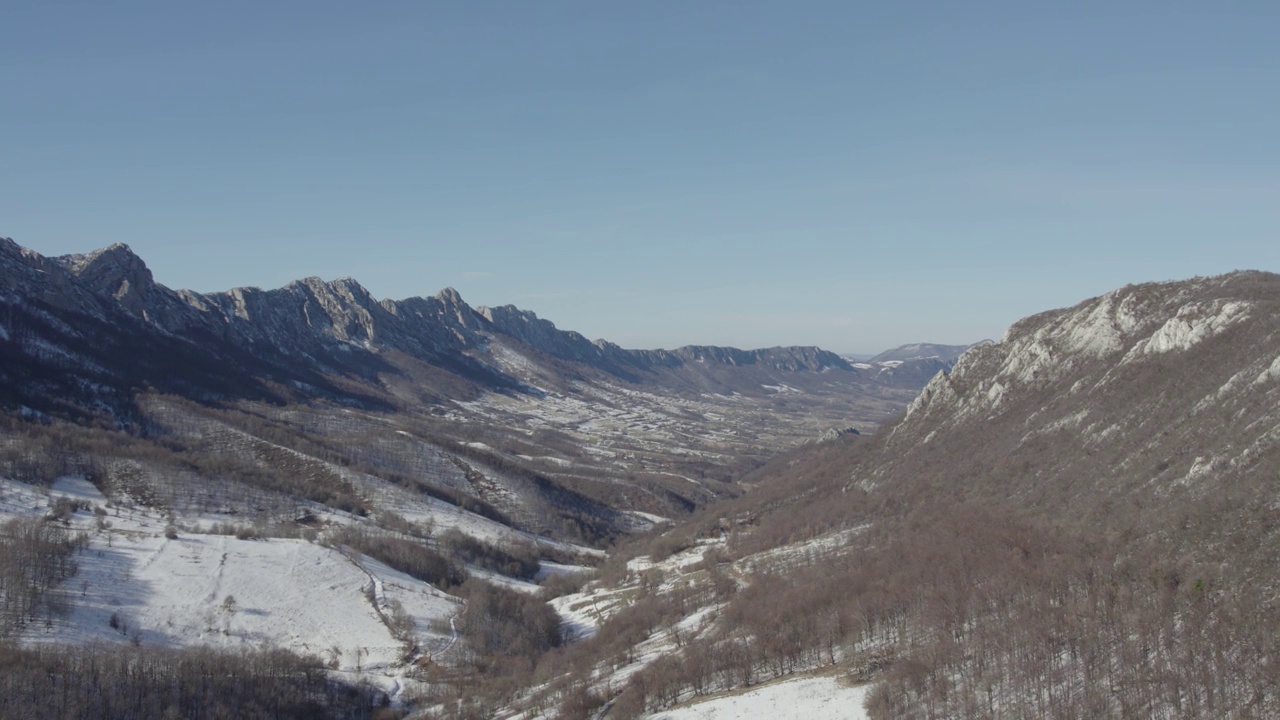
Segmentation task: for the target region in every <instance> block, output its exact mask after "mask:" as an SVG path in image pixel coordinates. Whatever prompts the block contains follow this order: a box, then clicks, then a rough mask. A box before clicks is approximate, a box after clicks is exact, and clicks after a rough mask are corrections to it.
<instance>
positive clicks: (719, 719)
mask: <svg viewBox="0 0 1280 720" xmlns="http://www.w3.org/2000/svg"><path fill="white" fill-rule="evenodd" d="M869 690H870V686H867V685H859V686H855V687H845V686H844V685H843V684H841V682H840V680H839V678H837V677H834V676H820V677H804V678H795V679H789V680H783V681H781V682H775V683H770V684H768V685H761V686H758V687H755V688H752V689H751V690H748V691H745V692H739V693H733V694H729V695H724V696H721V697H716V698H712V699H709V700H703V701H701V702H696V703H693V704H690V705H686V706H685V707H681V708H677V709H675V710H668V711H666V712H661V713H657V714H654V715H650V716H648V717H649V718H650V719H651V720H739V719H742V720H748V719H752V718H804V719H805V720H865V719H866V718H868V717H869V716H868V715H867V711H866V708H865V704H866V700H867V693H868V692H869Z"/></svg>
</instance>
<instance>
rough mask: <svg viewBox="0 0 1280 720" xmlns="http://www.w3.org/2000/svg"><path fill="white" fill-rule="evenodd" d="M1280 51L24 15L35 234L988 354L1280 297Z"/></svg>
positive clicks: (1135, 19) (1145, 33) (831, 6)
mask: <svg viewBox="0 0 1280 720" xmlns="http://www.w3.org/2000/svg"><path fill="white" fill-rule="evenodd" d="M1050 5H1052V6H1054V7H1048V6H1050ZM1278 38H1280V2H1275V1H1274V0H1270V1H1266V2H1252V3H1233V2H1217V3H1209V2H1201V3H1195V4H1191V3H1180V2H1169V1H1162V2H1132V1H1131V2H1099V3H1037V2H1008V3H992V2H957V3H917V2H878V3H860V2H853V1H852V0H842V1H839V2H768V3H761V2H748V1H744V0H735V1H733V2H711V1H692V2H691V1H689V0H681V1H679V2H656V1H649V0H646V1H644V2H576V3H566V2H549V1H547V2H517V1H515V0H512V1H511V2H501V3H497V2H476V1H467V2H462V1H459V2H450V3H442V2H425V1H423V0H418V1H417V2H375V3H355V2H350V1H349V0H344V1H342V2H328V1H307V2H281V1H275V0H273V1H271V2H240V1H231V2H181V1H178V0H163V1H158V2H131V1H128V0H119V1H115V0H113V2H98V1H94V2H60V1H58V0H38V1H32V0H5V2H4V3H3V4H2V5H0V235H3V236H9V237H12V238H13V239H15V240H16V241H18V242H19V243H20V244H23V245H26V246H28V247H31V248H34V249H35V250H37V251H39V252H42V253H45V254H49V255H52V254H62V253H67V252H82V251H86V250H89V249H92V248H95V247H100V246H103V245H107V244H109V243H112V242H126V243H129V244H130V245H131V246H132V247H133V248H134V250H135V251H136V252H138V253H139V254H140V255H142V256H143V258H145V259H146V260H147V262H148V263H149V265H150V266H151V268H152V270H153V271H154V273H155V275H156V277H157V279H158V280H160V281H161V282H163V283H165V284H167V285H170V286H171V287H188V288H192V289H195V290H204V291H208V290H223V289H227V288H229V287H232V286H236V285H257V286H261V287H277V286H279V285H282V284H284V283H286V282H288V281H289V280H291V279H294V278H298V277H303V276H308V275H319V276H322V277H324V278H326V279H329V278H335V277H340V276H353V277H355V278H357V279H358V280H360V281H361V282H362V283H364V284H365V285H366V286H368V287H369V288H370V290H372V291H373V293H374V294H375V295H377V296H379V297H395V298H400V297H406V296H411V295H427V294H434V293H435V292H437V291H438V290H439V289H441V288H442V287H445V286H454V287H456V288H457V289H458V290H459V291H460V292H461V293H462V294H463V297H464V298H466V299H467V300H468V301H469V302H471V303H472V304H475V305H480V304H488V305H498V304H506V303H514V304H516V305H519V306H521V307H524V308H528V309H531V310H534V311H536V312H538V313H539V315H541V316H543V317H547V318H549V319H551V320H553V321H554V322H556V323H557V325H559V326H560V327H563V328H569V329H575V330H579V331H581V332H583V333H584V334H586V335H588V336H590V337H606V338H609V339H611V340H614V341H617V342H620V343H622V344H623V345H626V346H633V347H635V346H642V347H654V346H667V347H669V346H675V345H680V344H686V343H715V344H731V345H738V346H750V347H755V346H765V345H776V344H818V345H822V346H824V347H827V348H830V349H833V350H837V351H874V350H878V349H882V348H884V347H888V346H891V345H896V344H900V343H905V342H912V341H933V342H950V343H959V342H966V341H971V340H977V339H979V338H983V337H989V336H998V335H999V334H1000V333H1001V332H1003V330H1004V329H1005V327H1006V326H1007V325H1008V324H1009V323H1010V322H1011V321H1013V320H1015V319H1017V318H1019V317H1021V316H1024V315H1027V314H1030V313H1033V312H1037V311H1040V310H1044V309H1048V308H1051V307H1057V306H1062V305H1067V304H1072V303H1074V302H1076V301H1079V300H1081V299H1084V298H1086V297H1089V296H1092V295H1096V294H1099V293H1102V292H1105V291H1107V290H1109V289H1112V288H1113V287H1117V286H1120V285H1123V284H1125V283H1128V282H1138V281H1146V280H1163V279H1173V278H1182V277H1189V276H1192V275H1204V274H1213V273H1219V272H1224V271H1228V270H1232V269H1237V268H1259V269H1267V270H1272V271H1277V270H1280V90H1278V88H1280V41H1278Z"/></svg>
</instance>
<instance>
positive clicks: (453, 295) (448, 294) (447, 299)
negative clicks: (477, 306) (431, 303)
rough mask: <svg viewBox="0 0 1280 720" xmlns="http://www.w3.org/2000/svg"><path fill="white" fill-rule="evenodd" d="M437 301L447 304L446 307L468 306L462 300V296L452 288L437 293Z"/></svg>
mask: <svg viewBox="0 0 1280 720" xmlns="http://www.w3.org/2000/svg"><path fill="white" fill-rule="evenodd" d="M436 299H437V300H439V301H440V302H442V303H445V304H446V305H463V306H465V305H466V304H467V302H466V301H465V300H463V299H462V295H461V294H460V293H459V292H458V291H457V290H454V289H453V288H451V287H447V288H445V289H443V290H441V291H440V292H438V293H436Z"/></svg>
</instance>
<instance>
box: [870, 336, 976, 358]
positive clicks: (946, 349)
mask: <svg viewBox="0 0 1280 720" xmlns="http://www.w3.org/2000/svg"><path fill="white" fill-rule="evenodd" d="M989 342H991V341H990V340H982V341H980V342H976V343H973V344H971V345H935V344H933V343H911V344H909V345H901V346H899V347H896V348H893V349H892V350H885V351H884V352H882V353H880V354H879V355H873V356H872V357H871V359H870V362H877V363H882V362H893V361H905V360H931V359H938V360H943V361H947V362H955V361H956V360H957V359H959V357H960V356H961V355H963V354H964V353H965V351H967V350H969V349H970V348H973V347H977V346H978V345H984V344H986V343H989Z"/></svg>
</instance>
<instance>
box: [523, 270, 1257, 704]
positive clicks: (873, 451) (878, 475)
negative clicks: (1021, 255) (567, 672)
mask: <svg viewBox="0 0 1280 720" xmlns="http://www.w3.org/2000/svg"><path fill="white" fill-rule="evenodd" d="M1278 358H1280V276H1276V275H1270V274H1265V273H1254V272H1245V273H1233V274H1231V275H1226V276H1221V277H1213V278H1197V279H1194V280H1189V281H1185V282H1175V283H1159V284H1148V285H1139V286H1129V287H1125V288H1121V289H1119V290H1117V291H1115V292H1112V293H1108V294H1107V295H1105V296H1102V297H1099V298H1094V299H1091V300H1087V301H1085V302H1083V303H1081V304H1079V305H1077V306H1075V307H1072V308H1066V309H1062V310H1055V311H1051V312H1047V313H1043V314H1040V315H1036V316H1033V317H1030V318H1027V319H1025V320H1022V321H1020V322H1018V323H1016V324H1015V325H1014V326H1013V327H1012V328H1011V329H1010V330H1009V332H1008V333H1007V334H1006V335H1005V337H1004V338H1003V339H1002V340H1001V341H1000V342H999V343H994V344H990V345H984V346H981V347H977V348H974V349H973V350H970V351H969V352H967V353H966V354H964V355H963V356H962V357H961V359H960V361H959V362H958V364H957V365H956V366H955V368H954V370H952V371H951V372H950V373H947V374H941V375H939V376H937V377H935V378H934V379H933V380H932V381H931V382H930V383H929V384H928V386H927V387H926V388H925V389H924V390H923V391H922V392H921V393H920V395H919V397H918V398H917V399H916V400H915V401H914V402H913V403H912V404H911V406H910V407H909V409H908V411H907V412H906V413H905V414H904V415H903V416H902V417H901V418H900V419H899V420H898V421H897V422H894V423H890V424H889V425H887V426H886V427H885V428H884V430H882V431H881V432H880V433H878V434H877V435H876V436H874V437H872V438H869V439H865V440H859V441H856V442H854V441H844V442H835V443H829V444H827V445H824V446H819V447H817V448H813V449H808V450H802V451H796V452H793V453H790V454H786V455H783V456H780V457H778V458H777V459H775V460H774V461H773V462H771V463H770V464H769V465H767V466H765V467H764V468H762V469H761V470H759V471H758V472H757V473H756V474H755V476H754V478H753V482H755V483H757V485H756V487H755V489H754V490H753V491H752V492H751V493H749V494H747V495H746V496H744V497H741V498H738V499H736V500H732V501H729V502H726V503H724V504H722V505H718V506H716V507H714V508H711V509H709V510H708V511H707V512H704V513H702V514H700V515H699V516H697V517H695V518H694V519H693V520H691V521H690V522H689V523H686V524H685V525H683V526H681V527H678V528H677V529H675V530H673V531H672V532H671V533H670V534H669V535H668V536H666V537H664V538H660V539H659V540H658V541H655V542H654V543H653V545H652V546H651V547H648V548H645V547H641V548H637V549H636V550H634V551H633V552H635V553H636V554H637V555H638V557H637V559H635V560H633V561H632V563H633V564H632V565H631V566H630V568H629V569H630V570H631V572H628V573H626V574H625V575H622V576H621V578H620V579H619V578H618V576H615V579H613V580H612V581H610V582H608V583H600V584H597V585H593V586H589V587H588V589H587V590H586V592H585V593H584V596H583V597H584V598H587V599H589V601H590V602H591V603H592V604H591V605H590V607H596V606H599V607H604V608H608V610H607V611H606V612H604V613H600V617H599V618H597V619H595V620H594V622H595V623H596V624H597V627H598V629H597V631H596V634H595V636H594V637H593V638H592V640H591V641H590V642H586V643H583V644H582V645H581V646H580V647H581V649H580V650H579V652H581V653H582V654H583V656H584V657H583V658H580V659H577V660H576V663H577V665H578V666H579V667H581V666H590V664H591V663H592V662H595V663H597V664H596V665H595V666H594V667H595V669H596V671H597V672H600V673H602V675H603V676H604V677H607V678H609V679H608V681H606V682H601V683H591V682H590V681H584V680H583V678H582V676H581V675H579V676H572V675H571V676H568V677H566V678H565V679H564V680H563V682H564V683H565V684H564V685H563V686H562V687H566V688H572V687H574V683H584V682H585V687H588V688H591V689H592V690H593V691H594V692H599V693H601V695H600V697H599V701H600V702H602V703H605V702H608V703H611V705H610V706H611V707H612V708H613V709H614V710H615V712H616V713H617V716H618V717H628V716H632V715H643V714H644V713H645V712H652V711H655V710H659V709H662V708H665V707H669V706H670V705H672V704H674V703H678V702H682V701H685V700H689V699H692V698H696V697H699V696H701V695H703V694H707V693H713V692H716V691H718V690H720V689H724V688H727V687H734V686H740V685H742V684H752V683H755V682H759V681H761V680H764V679H768V678H771V677H779V676H785V675H788V674H791V673H795V672H803V671H808V670H815V669H819V668H829V667H831V666H833V665H834V666H836V667H840V668H842V672H844V673H845V674H847V675H848V676H849V677H851V678H853V679H854V680H857V681H867V680H872V681H874V682H875V683H876V685H875V688H874V689H873V690H872V692H871V693H870V695H869V702H868V711H869V712H870V714H871V716H872V717H875V718H886V719H887V718H925V717H1153V718H1179V717H1236V718H1264V717H1272V716H1275V715H1276V714H1277V713H1280V704H1278V703H1280V693H1276V692H1275V689H1276V688H1277V687H1280V663H1277V662H1276V661H1275V658H1276V657H1278V656H1280V655H1278V654H1277V653H1280V645H1277V642H1280V641H1278V640H1277V638H1280V585H1277V583H1276V578H1277V577H1280V504H1278V503H1277V494H1276V492H1277V487H1278V486H1277V478H1278V477H1280V475H1278V474H1277V473H1278V472H1280V370H1278V369H1277V368H1280V359H1278ZM673 548H674V549H675V550H677V551H678V552H677V554H676V555H674V556H672V557H671V558H670V559H669V560H663V558H666V556H667V555H669V554H670V553H671V550H672V549H673ZM682 548H687V549H684V550H682V551H681V549H682ZM645 554H648V555H649V557H648V558H645V557H644V555H645ZM657 561H662V562H657ZM655 563H656V564H655ZM655 568H656V570H655ZM655 582H657V583H658V584H657V585H655V584H654V583H655ZM644 587H656V588H657V591H656V596H657V598H658V599H647V600H638V599H637V600H632V601H630V602H617V601H613V602H610V601H609V599H611V598H625V597H627V596H628V593H638V592H640V591H641V588H644ZM639 597H645V596H644V595H640V596H639ZM566 604H567V605H568V606H570V607H576V606H580V605H581V604H582V601H578V600H572V599H571V600H567V601H566ZM636 623H640V626H641V627H643V628H647V629H648V635H647V637H648V638H649V639H648V640H646V641H645V642H646V645H644V646H642V647H654V648H657V647H665V648H666V649H665V650H664V651H662V652H665V653H666V654H667V655H668V657H667V658H665V659H659V658H658V657H657V656H656V655H655V654H653V653H654V652H656V651H651V652H650V654H647V655H645V656H644V657H643V658H640V659H636V660H634V661H633V662H630V663H629V662H628V661H626V658H627V651H625V650H624V649H621V647H620V646H619V645H618V642H619V638H620V637H625V636H626V633H627V632H631V631H632V630H631V629H632V628H634V627H635V626H636ZM618 653H622V659H621V660H620V659H619V655H618ZM587 658H590V659H587ZM606 658H609V659H606ZM610 667H623V668H625V670H623V671H619V673H618V674H616V675H615V674H613V673H612V672H611V671H609V670H607V668H610ZM619 685H620V686H621V690H620V691H619V690H618V689H617V688H618V687H619ZM553 687H554V686H553ZM607 687H613V688H615V689H614V690H613V692H612V693H605V692H604V689H605V688H607ZM535 697H536V696H535ZM608 716H609V717H613V716H614V715H613V714H610V715H608Z"/></svg>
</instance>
